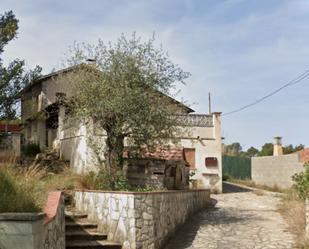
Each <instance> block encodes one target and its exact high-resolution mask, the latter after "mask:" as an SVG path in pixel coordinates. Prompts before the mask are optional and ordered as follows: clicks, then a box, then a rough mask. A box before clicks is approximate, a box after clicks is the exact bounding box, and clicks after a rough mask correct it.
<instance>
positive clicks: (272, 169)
mask: <svg viewBox="0 0 309 249" xmlns="http://www.w3.org/2000/svg"><path fill="white" fill-rule="evenodd" d="M251 167H252V180H253V181H254V182H255V183H257V184H261V185H266V186H269V187H274V186H277V187H279V188H282V189H285V188H289V187H291V186H292V184H293V181H292V176H293V175H294V174H296V173H300V172H302V171H303V170H304V167H303V163H300V162H299V155H298V154H290V155H282V156H265V157H252V159H251Z"/></svg>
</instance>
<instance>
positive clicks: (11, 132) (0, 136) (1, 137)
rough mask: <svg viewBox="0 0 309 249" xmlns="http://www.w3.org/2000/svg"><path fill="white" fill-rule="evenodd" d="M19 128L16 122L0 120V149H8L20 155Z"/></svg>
mask: <svg viewBox="0 0 309 249" xmlns="http://www.w3.org/2000/svg"><path fill="white" fill-rule="evenodd" d="M20 142H21V128H20V126H19V124H18V123H16V122H15V123H14V122H10V121H8V122H7V121H0V151H6V150H10V151H13V152H14V153H15V155H16V156H20V149H21V144H20Z"/></svg>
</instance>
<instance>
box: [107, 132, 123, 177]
mask: <svg viewBox="0 0 309 249" xmlns="http://www.w3.org/2000/svg"><path fill="white" fill-rule="evenodd" d="M106 133H107V139H106V149H105V160H106V166H107V170H108V173H109V174H110V175H112V174H114V173H116V172H117V171H121V170H122V167H123V149H124V136H123V135H122V134H117V133H115V132H113V130H112V129H106Z"/></svg>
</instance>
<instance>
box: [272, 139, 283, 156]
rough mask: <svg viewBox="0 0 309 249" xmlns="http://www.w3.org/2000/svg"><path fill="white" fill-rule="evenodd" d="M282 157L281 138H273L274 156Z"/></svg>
mask: <svg viewBox="0 0 309 249" xmlns="http://www.w3.org/2000/svg"><path fill="white" fill-rule="evenodd" d="M281 155H283V150H282V137H274V156H281Z"/></svg>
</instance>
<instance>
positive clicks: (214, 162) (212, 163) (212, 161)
mask: <svg viewBox="0 0 309 249" xmlns="http://www.w3.org/2000/svg"><path fill="white" fill-rule="evenodd" d="M205 166H206V167H218V159H217V158H216V157H206V158H205Z"/></svg>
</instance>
